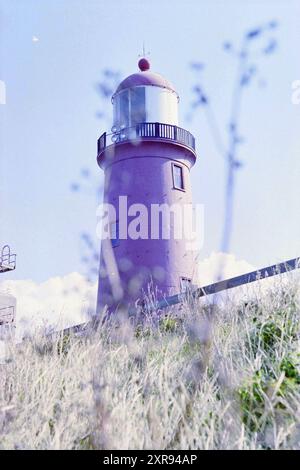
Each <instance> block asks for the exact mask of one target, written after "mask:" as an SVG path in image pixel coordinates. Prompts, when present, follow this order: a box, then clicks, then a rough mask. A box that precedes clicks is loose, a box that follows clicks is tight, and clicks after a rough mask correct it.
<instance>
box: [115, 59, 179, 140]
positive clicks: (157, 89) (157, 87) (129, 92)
mask: <svg viewBox="0 0 300 470" xmlns="http://www.w3.org/2000/svg"><path fill="white" fill-rule="evenodd" d="M139 68H140V72H138V73H134V74H132V75H130V76H129V77H127V78H125V80H123V81H122V82H121V83H120V85H119V86H118V88H117V90H116V92H115V94H114V95H113V97H112V103H113V128H112V131H113V132H116V131H119V130H122V129H125V128H130V127H134V126H135V125H137V124H140V123H142V122H163V123H165V124H171V125H175V126H177V125H178V101H179V97H178V94H177V93H176V91H175V89H174V87H173V85H172V84H171V83H170V82H169V81H168V80H166V79H165V78H163V77H162V76H161V75H159V74H157V73H153V72H150V71H149V68H150V64H149V62H148V60H147V59H141V60H140V61H139Z"/></svg>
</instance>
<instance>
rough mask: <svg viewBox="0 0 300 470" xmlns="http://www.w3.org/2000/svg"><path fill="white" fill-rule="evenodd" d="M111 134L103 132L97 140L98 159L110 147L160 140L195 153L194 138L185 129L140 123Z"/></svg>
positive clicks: (115, 130)
mask: <svg viewBox="0 0 300 470" xmlns="http://www.w3.org/2000/svg"><path fill="white" fill-rule="evenodd" d="M112 131H113V132H112V133H107V132H104V133H103V134H102V135H101V136H100V137H99V139H98V158H99V157H100V155H101V153H102V152H103V151H104V150H105V149H106V148H107V147H108V146H110V145H115V144H121V143H124V142H129V141H132V142H133V143H136V142H139V141H143V140H155V139H160V140H163V141H169V142H173V143H179V144H181V145H183V146H185V147H187V148H189V149H190V150H192V151H193V153H195V137H194V136H193V135H192V134H191V133H190V132H189V131H187V130H186V129H182V128H181V127H178V126H174V125H172V124H163V123H160V122H141V123H139V124H136V125H135V126H132V127H127V128H120V129H117V128H116V127H115V128H113V129H112Z"/></svg>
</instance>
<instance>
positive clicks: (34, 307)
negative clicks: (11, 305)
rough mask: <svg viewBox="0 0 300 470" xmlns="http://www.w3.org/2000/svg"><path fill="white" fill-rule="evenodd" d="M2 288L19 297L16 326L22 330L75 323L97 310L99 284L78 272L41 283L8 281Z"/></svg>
mask: <svg viewBox="0 0 300 470" xmlns="http://www.w3.org/2000/svg"><path fill="white" fill-rule="evenodd" d="M0 291H1V292H7V293H9V294H12V295H13V296H14V297H16V299H17V315H16V321H17V329H18V330H21V331H23V332H24V331H27V330H32V329H34V328H36V327H40V326H43V325H57V324H59V325H60V326H63V327H66V326H70V325H75V324H78V323H81V322H84V321H86V320H87V318H88V316H89V315H90V314H91V313H93V312H94V310H95V304H96V283H95V284H90V283H88V282H87V281H86V279H85V277H84V276H82V275H81V274H79V273H76V272H73V273H70V274H68V275H66V276H63V277H58V276H57V277H53V278H50V279H48V280H47V281H45V282H41V283H37V282H34V281H32V280H18V281H10V280H6V281H3V282H1V283H0Z"/></svg>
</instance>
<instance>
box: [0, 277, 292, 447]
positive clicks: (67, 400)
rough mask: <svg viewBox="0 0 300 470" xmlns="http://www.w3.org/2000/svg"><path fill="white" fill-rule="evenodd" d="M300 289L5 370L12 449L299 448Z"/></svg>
mask: <svg viewBox="0 0 300 470" xmlns="http://www.w3.org/2000/svg"><path fill="white" fill-rule="evenodd" d="M299 313H300V307H299V287H298V286H297V284H296V283H295V282H292V281H290V282H289V283H287V284H286V285H282V283H280V282H279V283H277V284H275V285H273V287H271V288H270V290H269V291H268V292H267V293H264V294H262V293H261V292H259V291H257V292H256V298H254V297H253V296H252V300H251V301H249V302H247V303H245V302H242V301H238V300H235V301H234V300H229V299H228V301H227V302H226V303H225V305H224V306H222V307H220V306H219V307H218V308H217V307H214V306H207V305H206V306H205V304H204V303H203V302H200V303H199V304H197V303H194V304H186V305H184V307H183V308H182V309H181V310H180V311H178V310H177V311H175V309H174V310H173V311H170V312H168V315H167V316H165V317H162V318H160V319H159V320H158V319H156V320H153V321H151V320H147V321H146V323H145V324H144V325H133V324H132V323H130V322H129V320H128V319H126V318H125V317H122V318H118V319H116V321H115V322H113V323H112V324H110V325H107V326H106V327H102V328H101V329H98V330H97V331H93V332H91V334H90V335H89V336H88V337H82V338H80V337H75V336H72V335H70V336H67V337H66V336H65V337H58V338H56V339H55V341H53V342H50V341H49V340H46V339H45V338H43V336H41V335H39V334H36V335H35V336H34V337H32V338H30V339H27V340H26V341H24V342H23V343H22V345H21V346H16V345H14V344H13V343H11V344H10V354H9V359H8V360H7V363H6V364H4V365H0V368H1V371H0V449H281V448H284V449H299V448H300V366H299V363H300V355H299V353H300V348H299V331H300V325H299Z"/></svg>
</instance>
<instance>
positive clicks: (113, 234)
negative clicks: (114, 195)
mask: <svg viewBox="0 0 300 470" xmlns="http://www.w3.org/2000/svg"><path fill="white" fill-rule="evenodd" d="M110 239H111V245H112V247H113V248H115V247H116V246H118V245H119V244H120V238H119V221H118V220H117V221H116V222H112V223H111V224H110Z"/></svg>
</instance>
